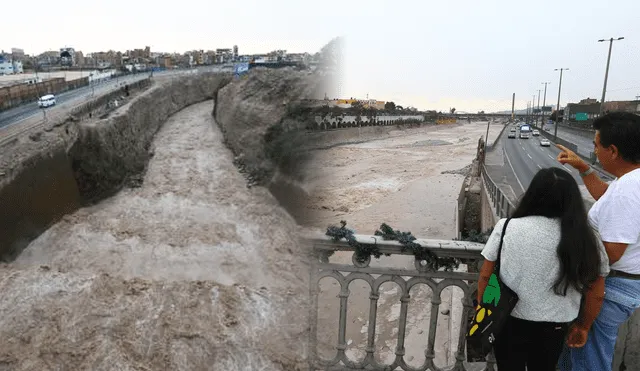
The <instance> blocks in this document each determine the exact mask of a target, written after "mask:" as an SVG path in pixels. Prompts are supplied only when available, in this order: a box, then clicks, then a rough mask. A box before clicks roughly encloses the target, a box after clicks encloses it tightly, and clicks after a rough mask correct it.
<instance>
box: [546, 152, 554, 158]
mask: <svg viewBox="0 0 640 371" xmlns="http://www.w3.org/2000/svg"><path fill="white" fill-rule="evenodd" d="M547 156H549V158H550V159H552V160H555V158H554V157H553V156H551V155H550V154H548V153H547Z"/></svg>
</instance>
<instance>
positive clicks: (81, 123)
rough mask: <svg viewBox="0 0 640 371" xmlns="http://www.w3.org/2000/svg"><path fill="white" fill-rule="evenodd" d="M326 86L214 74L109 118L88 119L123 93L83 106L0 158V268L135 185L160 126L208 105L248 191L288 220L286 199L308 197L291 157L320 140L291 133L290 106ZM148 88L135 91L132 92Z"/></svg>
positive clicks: (149, 94) (162, 88)
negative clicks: (269, 197) (62, 223)
mask: <svg viewBox="0 0 640 371" xmlns="http://www.w3.org/2000/svg"><path fill="white" fill-rule="evenodd" d="M324 80H325V79H323V78H322V77H320V76H318V75H315V74H310V73H308V72H300V71H294V70H292V69H290V68H285V69H279V70H261V69H255V70H252V71H251V73H250V74H248V75H245V76H243V77H241V78H237V77H236V78H234V77H233V76H232V75H231V74H221V73H200V74H197V75H186V76H181V77H180V78H169V79H158V78H156V79H153V80H152V82H151V86H150V87H149V88H148V89H146V90H144V91H142V92H139V94H137V95H136V96H134V97H133V99H132V100H130V101H129V102H127V103H126V104H124V105H122V106H120V107H119V108H117V109H115V110H113V111H111V112H109V114H108V115H106V117H105V116H103V115H97V114H95V113H96V112H98V111H99V108H100V107H101V106H102V105H105V104H106V103H107V102H108V101H109V100H110V99H115V98H117V96H119V95H121V92H120V91H118V92H114V93H112V94H110V95H109V96H103V97H98V98H96V99H95V100H94V101H92V102H88V103H87V104H84V105H82V106H81V107H79V108H77V109H75V110H73V111H72V112H70V114H69V117H66V118H64V119H61V120H60V122H59V123H52V125H50V126H48V128H47V129H46V130H43V131H41V132H39V133H38V134H37V135H36V136H33V135H31V136H29V138H21V141H20V142H19V143H15V144H12V147H11V148H3V149H2V150H3V152H4V153H10V154H11V155H10V156H11V158H8V157H7V158H8V160H7V158H2V159H0V172H1V173H2V174H3V175H2V176H0V207H1V208H2V209H3V212H2V213H0V259H2V260H4V261H12V260H13V259H14V258H15V257H16V256H17V255H18V254H19V253H20V252H21V251H22V250H23V249H24V248H25V247H26V246H27V245H28V244H29V243H30V242H31V241H32V240H33V239H35V238H36V237H37V236H38V235H40V234H41V233H43V232H44V231H45V230H46V229H47V228H49V226H51V225H52V224H53V223H55V222H57V221H58V220H59V219H60V218H61V217H63V216H64V215H65V214H68V213H70V212H73V211H75V210H76V209H78V208H79V207H82V206H87V205H91V204H94V203H96V202H99V201H101V200H103V199H105V198H107V197H110V196H112V195H114V194H115V193H117V192H118V191H119V190H121V189H122V188H123V187H136V186H138V185H139V184H141V182H142V180H143V176H144V173H145V170H146V166H147V163H148V161H149V159H150V158H151V157H152V156H153V147H152V141H153V138H154V136H155V134H156V133H157V131H158V130H159V129H160V127H161V126H162V124H163V123H164V122H165V121H166V120H167V119H168V118H169V116H171V115H173V114H174V113H176V112H178V111H180V110H181V109H183V108H185V107H187V106H189V105H192V104H195V103H199V102H203V101H206V100H211V99H213V100H214V102H215V104H214V107H213V116H214V117H215V119H216V122H217V124H218V126H219V127H220V128H221V130H222V132H223V134H224V139H225V141H226V144H227V146H228V147H229V148H230V149H231V150H232V151H233V152H234V153H235V154H236V156H237V157H238V158H239V159H241V161H240V164H241V165H242V168H246V169H247V171H246V173H247V175H248V177H249V178H250V179H249V180H250V183H251V182H252V181H253V179H255V180H256V182H255V184H259V185H264V186H265V187H267V188H268V189H270V190H271V191H272V193H273V194H274V196H275V197H276V198H277V199H278V201H280V202H281V203H282V204H283V206H284V207H285V208H286V209H287V210H288V211H289V212H290V213H291V214H295V210H294V209H295V207H296V206H297V201H295V200H294V199H295V198H297V197H294V199H292V197H291V196H292V195H293V194H297V195H298V196H299V197H301V198H302V197H304V195H305V193H304V191H302V190H301V188H300V187H298V185H297V184H298V182H297V181H296V179H295V174H296V171H295V169H293V167H295V166H300V164H302V162H301V161H300V160H301V158H302V153H301V152H300V151H297V148H298V147H299V146H301V142H308V141H309V140H312V141H313V142H316V141H317V138H316V139H313V138H311V137H309V136H306V135H305V134H304V131H300V130H295V129H298V128H299V127H301V126H303V125H304V123H299V122H294V120H291V119H289V118H288V108H287V106H288V105H290V104H294V105H295V104H296V102H298V101H300V100H304V99H314V98H316V99H318V98H322V96H323V91H324V90H323V87H324V85H323V83H322V82H323V81H324ZM148 85H149V81H142V82H140V83H139V84H137V85H135V86H132V88H134V90H141V89H145V88H147V86H148ZM92 107H95V108H92ZM90 112H93V113H94V115H93V117H92V118H89V117H88V116H89V115H88V114H89V113H90ZM97 116H100V117H97ZM274 127H278V128H284V129H283V130H284V131H285V132H286V133H287V134H286V135H284V136H283V132H282V130H280V131H278V130H276V131H275V134H274V135H273V137H274V138H277V140H275V141H274V142H273V143H270V142H269V139H268V138H269V135H266V134H267V133H268V132H269V131H270V130H271V131H273V130H272V129H273V128H274ZM292 129H293V130H292ZM36 137H37V140H33V139H30V138H36ZM283 138H284V139H283ZM274 143H275V144H274ZM268 148H269V149H268ZM274 148H275V149H274ZM274 151H275V152H278V153H279V154H280V157H279V158H274V156H273V153H274ZM294 164H295V166H294ZM258 180H259V181H258ZM283 190H284V192H283ZM294 217H295V216H294Z"/></svg>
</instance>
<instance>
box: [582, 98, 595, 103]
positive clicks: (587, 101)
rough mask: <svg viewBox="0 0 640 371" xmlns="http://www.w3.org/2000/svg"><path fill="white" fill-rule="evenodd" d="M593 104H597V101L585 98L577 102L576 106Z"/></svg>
mask: <svg viewBox="0 0 640 371" xmlns="http://www.w3.org/2000/svg"><path fill="white" fill-rule="evenodd" d="M594 103H598V100H597V99H595V98H587V99H583V100H581V101H580V102H578V104H594Z"/></svg>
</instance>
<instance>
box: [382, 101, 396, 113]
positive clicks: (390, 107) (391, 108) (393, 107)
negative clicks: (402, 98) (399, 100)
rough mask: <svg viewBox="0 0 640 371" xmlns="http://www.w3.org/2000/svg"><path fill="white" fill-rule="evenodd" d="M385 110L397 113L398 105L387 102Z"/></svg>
mask: <svg viewBox="0 0 640 371" xmlns="http://www.w3.org/2000/svg"><path fill="white" fill-rule="evenodd" d="M384 109H385V110H387V111H395V110H396V104H395V103H393V102H387V103H385V104H384Z"/></svg>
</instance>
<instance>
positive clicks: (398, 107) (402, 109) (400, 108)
mask: <svg viewBox="0 0 640 371" xmlns="http://www.w3.org/2000/svg"><path fill="white" fill-rule="evenodd" d="M396 109H397V110H398V111H404V107H402V106H396Z"/></svg>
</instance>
